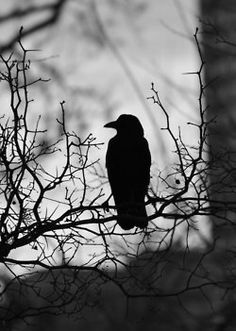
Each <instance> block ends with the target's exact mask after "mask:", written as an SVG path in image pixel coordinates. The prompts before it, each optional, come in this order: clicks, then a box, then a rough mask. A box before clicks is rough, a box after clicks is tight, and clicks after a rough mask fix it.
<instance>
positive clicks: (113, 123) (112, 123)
mask: <svg viewBox="0 0 236 331" xmlns="http://www.w3.org/2000/svg"><path fill="white" fill-rule="evenodd" d="M116 127H117V123H116V121H114V122H109V123H107V124H105V125H104V128H113V129H116Z"/></svg>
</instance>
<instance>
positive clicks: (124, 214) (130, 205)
mask: <svg viewBox="0 0 236 331" xmlns="http://www.w3.org/2000/svg"><path fill="white" fill-rule="evenodd" d="M104 127H105V128H114V129H116V130H117V134H116V135H115V136H114V137H113V138H112V139H111V140H110V141H109V144H108V149H107V154H106V167H107V172H108V179H109V182H110V185H111V191H112V194H113V197H114V200H115V205H116V208H117V216H118V217H117V222H118V224H119V225H120V226H121V227H122V228H123V229H124V230H129V229H132V228H133V227H134V226H137V227H139V228H141V229H142V228H145V227H146V226H147V225H148V218H147V213H146V209H145V203H144V198H145V195H146V193H147V190H148V185H149V181H150V166H151V155H150V151H149V147H148V142H147V140H146V139H145V138H144V131H143V127H142V125H141V123H140V121H139V120H138V118H137V117H136V116H133V115H128V114H127V115H126V114H123V115H121V116H120V117H119V118H118V119H117V120H116V121H114V122H110V123H108V124H106V125H104Z"/></svg>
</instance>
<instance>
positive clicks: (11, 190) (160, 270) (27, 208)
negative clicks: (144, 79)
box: [0, 31, 235, 322]
mask: <svg viewBox="0 0 236 331" xmlns="http://www.w3.org/2000/svg"><path fill="white" fill-rule="evenodd" d="M195 42H196V46H197V49H198V52H199V55H200V60H201V61H200V62H201V64H200V68H199V69H198V70H196V71H194V72H193V73H192V74H194V75H196V76H197V78H198V81H199V99H198V112H199V122H198V123H193V122H189V123H188V125H190V126H192V127H193V129H195V130H196V131H197V133H198V139H197V140H196V144H195V145H190V146H189V145H188V143H186V142H185V141H184V139H183V137H182V133H181V130H180V129H179V132H178V134H177V135H176V134H175V133H174V131H175V130H174V125H173V123H172V122H171V121H170V117H169V113H168V110H167V109H166V107H165V106H164V105H163V103H162V101H161V98H160V96H159V92H158V90H157V89H156V88H155V85H154V84H152V86H151V91H152V96H151V97H150V98H149V99H150V100H151V101H152V102H153V104H154V106H156V107H157V109H158V110H159V111H161V112H162V114H163V115H164V118H165V123H164V127H163V130H164V135H165V137H166V136H168V139H171V142H172V148H173V151H174V153H175V154H176V156H177V161H176V163H175V164H173V165H172V166H171V168H170V169H169V170H168V171H167V172H165V173H164V174H162V173H153V181H152V182H151V184H150V188H149V199H148V200H147V201H146V202H145V204H146V207H147V208H149V213H148V220H149V222H148V226H147V227H146V229H145V231H142V230H140V229H138V228H137V227H134V228H132V229H130V230H128V231H122V230H121V229H120V227H119V226H118V225H117V221H118V223H119V219H118V218H117V213H116V207H115V206H114V205H112V204H109V205H108V206H107V204H104V201H105V200H106V199H105V198H106V196H105V193H104V192H106V185H107V178H106V175H104V173H103V172H102V171H101V170H100V168H99V164H98V162H97V161H96V160H93V159H92V153H91V151H92V150H93V149H97V148H99V147H101V146H100V144H99V143H96V141H95V140H94V138H93V137H92V136H91V135H88V137H86V138H81V137H80V136H79V135H78V134H77V133H76V132H69V131H68V130H67V123H66V119H67V115H66V109H65V102H64V101H62V102H61V103H60V108H61V119H58V120H57V122H58V126H59V127H60V132H61V137H60V139H59V140H58V141H54V142H52V143H51V144H46V145H45V144H44V142H43V141H44V139H43V137H44V135H45V134H46V132H45V130H44V128H42V127H41V124H40V117H39V118H38V119H35V120H34V122H33V123H30V114H31V112H32V111H33V110H32V109H33V99H32V98H31V96H30V91H31V87H32V85H35V86H37V84H39V83H46V82H45V80H44V79H43V78H37V79H35V80H33V81H32V80H30V77H31V76H30V75H29V72H30V70H31V62H30V59H29V54H30V51H28V50H27V49H25V48H24V45H23V44H22V41H21V39H19V41H18V48H19V49H18V51H17V52H18V55H19V54H21V57H20V58H19V57H18V58H15V57H14V53H10V54H9V55H8V56H1V59H2V62H3V65H4V69H3V70H2V72H1V76H0V79H1V84H5V85H6V86H7V88H8V92H9V97H10V98H9V106H10V107H9V112H8V111H7V110H6V113H5V115H4V116H2V117H1V125H0V138H1V140H0V142H1V146H0V150H1V153H0V166H1V177H0V184H1V191H0V198H1V206H0V208H1V218H0V233H1V242H0V256H1V264H2V265H3V266H5V268H7V269H8V270H9V271H10V272H11V279H10V280H9V279H7V281H6V284H5V286H4V287H3V288H2V291H1V295H2V297H3V298H4V297H5V298H6V299H5V301H4V300H3V302H2V306H1V318H2V320H3V321H5V322H7V321H12V320H13V319H14V318H18V319H24V320H25V321H28V320H31V318H33V317H34V316H38V315H40V314H45V313H52V314H59V313H68V314H72V313H82V311H83V308H85V307H87V306H90V305H94V306H96V305H97V302H98V301H97V299H96V298H97V297H98V298H99V297H100V296H99V295H100V292H101V291H102V288H103V286H106V285H107V284H112V286H114V288H116V289H119V291H120V293H122V295H123V296H125V297H126V298H127V297H128V298H131V299H132V301H133V300H137V302H138V300H139V299H141V298H144V297H145V298H153V299H154V298H158V299H163V298H168V297H171V298H175V299H176V298H179V299H180V300H182V299H183V301H184V302H185V303H186V305H189V302H191V300H192V298H194V297H191V298H190V299H189V297H188V295H189V293H192V292H194V293H196V295H197V296H199V294H202V296H203V298H205V297H206V296H207V297H208V298H209V302H211V303H215V309H216V310H217V309H219V307H220V305H221V301H220V298H221V297H222V295H225V296H224V298H225V299H224V303H225V302H226V303H228V301H230V300H229V296H230V295H232V294H234V291H233V289H232V288H234V285H235V281H234V279H235V271H234V270H235V269H232V266H233V265H234V254H233V253H234V252H233V251H232V252H231V253H232V255H231V256H230V255H227V259H226V258H225V257H223V256H222V254H221V252H220V254H218V251H215V247H216V240H215V238H213V239H212V240H208V241H207V240H206V239H205V238H204V236H203V238H201V232H200V231H199V229H198V222H199V219H200V218H201V217H206V216H214V217H220V215H221V214H222V212H225V211H226V209H227V211H228V210H229V208H230V207H231V206H230V205H229V204H227V205H225V202H224V200H223V199H222V200H219V201H217V204H216V203H215V201H213V198H212V196H211V192H212V182H211V181H210V178H211V177H210V175H211V171H212V169H214V166H215V163H214V162H213V161H214V160H212V159H209V155H208V141H207V138H208V127H209V125H212V121H209V120H208V119H207V117H206V115H207V110H208V107H207V105H204V102H203V94H204V91H205V89H206V86H207V85H204V82H203V79H202V75H203V69H204V65H205V62H204V58H203V56H202V52H201V47H200V44H199V42H198V35H197V31H196V34H195ZM227 155H230V154H227ZM50 157H53V158H54V159H56V158H57V160H60V163H59V162H58V164H57V166H56V167H55V168H53V169H51V167H50V164H49V163H48V160H49V159H50ZM147 161H148V167H147V168H149V161H150V160H149V154H148V160H147ZM217 161H218V160H217ZM154 179H156V180H158V187H156V186H155V185H154ZM127 180H129V179H128V178H127ZM146 185H147V183H146ZM160 188H161V191H160ZM226 188H227V186H226ZM221 189H224V186H222V187H221ZM114 195H115V194H114ZM212 206H213V207H212ZM215 206H217V208H216V207H215ZM232 210H233V207H232ZM163 219H164V220H165V221H166V223H167V222H168V226H166V225H163V222H161V220H162V221H163ZM135 223H136V222H135ZM179 230H180V231H183V232H184V233H185V240H184V241H182V242H180V243H177V242H176V240H175V234H176V232H177V231H179ZM193 235H199V236H200V239H201V249H199V250H198V251H197V252H193V253H192V251H191V249H190V248H191V240H192V236H193ZM115 242H116V243H117V245H115V244H114V243H115ZM178 244H179V245H180V247H181V249H180V250H178ZM149 245H151V246H152V251H151V252H147V253H146V254H145V253H144V254H142V255H140V254H141V253H142V252H143V251H144V250H145V249H146V248H147V247H148V246H149ZM91 246H95V247H96V252H95V253H94V254H91V255H86V256H85V258H84V260H83V259H78V255H79V253H80V250H81V247H85V248H87V249H89V248H90V247H91ZM119 246H120V247H121V248H120V247H119ZM22 247H24V248H25V249H27V252H29V257H28V258H20V257H19V256H14V251H15V250H18V249H19V248H22ZM32 252H33V253H32ZM12 265H18V266H21V268H22V269H21V272H20V273H14V270H13V269H12ZM219 265H220V268H219V267H218V266H219ZM223 267H225V268H224V272H223V273H222V268H223ZM42 268H43V270H42ZM140 270H141V272H139V271H140ZM170 275H171V276H170ZM172 275H173V278H172ZM169 277H171V284H168V282H166V280H167V279H169ZM6 278H7V277H6ZM45 284H47V286H44V285H45ZM26 288H27V289H28V291H26ZM90 288H92V290H91V291H90ZM211 288H213V289H214V290H213V291H211V290H210V289H211ZM11 289H12V290H11ZM11 291H13V292H11ZM16 291H19V293H22V294H23V296H22V298H24V297H25V300H24V301H23V303H21V304H20V305H16V306H14V305H13V306H12V304H11V303H12V300H11V294H12V293H13V294H14V293H15V292H16ZM29 293H30V295H28V294H29ZM32 293H35V294H36V296H37V297H38V300H39V301H37V302H36V303H35V304H32V302H30V303H29V301H30V299H29V298H30V297H32ZM228 293H229V295H227V294H228ZM8 295H9V296H8ZM123 296H122V297H123ZM77 298H79V299H81V300H79V301H74V300H76V299H77ZM90 298H91V300H90ZM123 298H124V297H123ZM28 300H29V301H28ZM201 300H202V299H201ZM201 300H199V301H198V302H199V303H200V304H199V307H198V309H199V316H202V314H203V313H204V312H203V311H202V309H201V307H202V306H201V302H202V301H201ZM15 302H17V301H16V300H15ZM9 303H10V304H9ZM70 304H72V306H71V305H70ZM147 304H149V303H148V302H147ZM191 307H193V308H192V310H194V304H193V303H191ZM67 308H68V309H69V311H67ZM132 314H134V315H135V316H136V317H137V313H136V312H135V313H132ZM132 314H131V316H132ZM147 316H149V315H148V313H147ZM149 318H150V317H149Z"/></svg>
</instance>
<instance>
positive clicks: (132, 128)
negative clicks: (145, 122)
mask: <svg viewBox="0 0 236 331" xmlns="http://www.w3.org/2000/svg"><path fill="white" fill-rule="evenodd" d="M104 128H113V129H116V130H117V133H118V134H122V135H127V136H138V137H143V134H144V132H143V127H142V125H141V123H140V121H139V119H138V118H137V117H136V116H134V115H130V114H122V115H120V116H119V117H118V119H117V120H116V121H114V122H110V123H107V124H105V125H104Z"/></svg>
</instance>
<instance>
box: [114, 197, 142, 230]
mask: <svg viewBox="0 0 236 331" xmlns="http://www.w3.org/2000/svg"><path fill="white" fill-rule="evenodd" d="M117 216H118V217H117V222H118V224H119V225H120V226H121V227H122V229H124V230H130V229H132V228H133V227H135V226H137V227H138V228H140V229H144V228H146V227H147V225H148V217H147V212H146V208H145V204H144V203H132V204H131V203H126V204H124V203H123V204H120V205H119V206H117Z"/></svg>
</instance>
